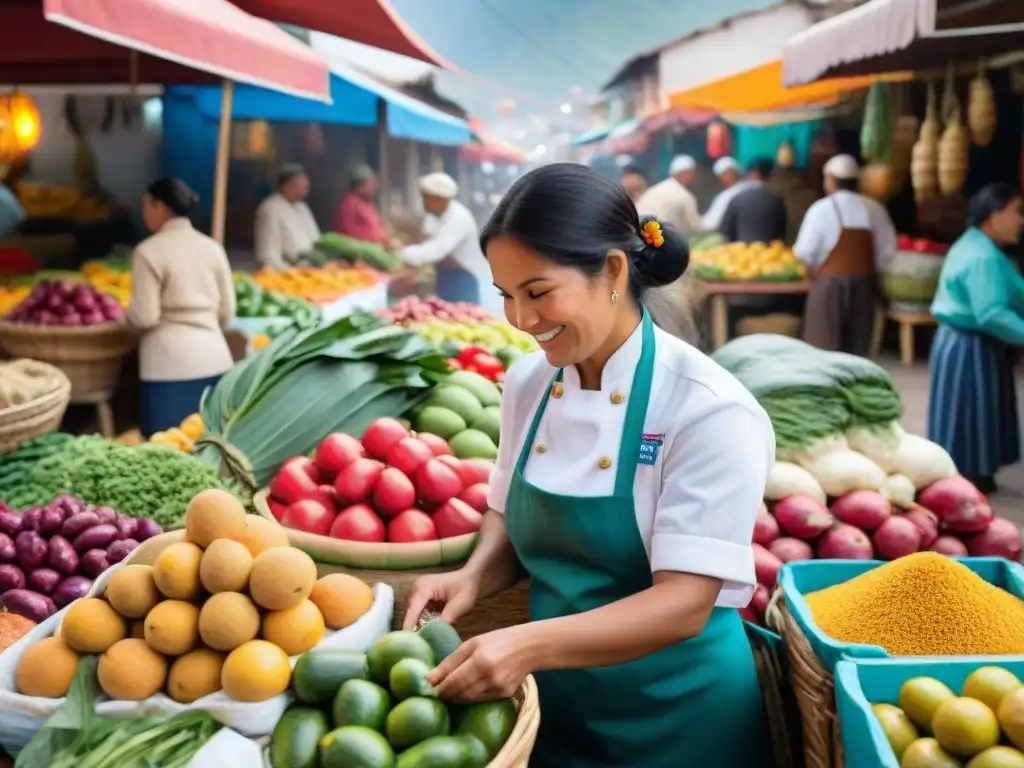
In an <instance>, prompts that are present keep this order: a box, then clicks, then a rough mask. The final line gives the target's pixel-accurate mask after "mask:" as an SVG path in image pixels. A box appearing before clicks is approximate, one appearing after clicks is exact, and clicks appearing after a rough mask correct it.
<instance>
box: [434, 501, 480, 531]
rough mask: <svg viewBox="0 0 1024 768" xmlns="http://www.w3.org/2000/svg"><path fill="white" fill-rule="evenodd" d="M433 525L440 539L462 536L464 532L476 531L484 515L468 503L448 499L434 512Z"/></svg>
mask: <svg viewBox="0 0 1024 768" xmlns="http://www.w3.org/2000/svg"><path fill="white" fill-rule="evenodd" d="M433 517H434V525H436V526H437V535H438V537H439V538H442V539H449V538H451V537H452V536H462V535H463V534H465V533H476V532H477V531H479V530H480V524H481V523H483V520H484V517H483V515H481V514H480V513H479V512H477V511H476V510H475V509H473V508H472V507H471V506H469V504H467V503H466V502H464V501H459V500H458V499H449V500H448V501H446V502H445V503H444V504H442V505H441V506H440V507H438V508H437V510H436V511H435V512H434V515H433Z"/></svg>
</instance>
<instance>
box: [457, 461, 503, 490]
mask: <svg viewBox="0 0 1024 768" xmlns="http://www.w3.org/2000/svg"><path fill="white" fill-rule="evenodd" d="M493 469H494V462H493V461H488V460H487V459H463V461H462V464H460V465H459V474H460V475H462V484H463V485H464V486H467V487H468V486H470V485H476V484H477V483H489V482H491V471H492V470H493Z"/></svg>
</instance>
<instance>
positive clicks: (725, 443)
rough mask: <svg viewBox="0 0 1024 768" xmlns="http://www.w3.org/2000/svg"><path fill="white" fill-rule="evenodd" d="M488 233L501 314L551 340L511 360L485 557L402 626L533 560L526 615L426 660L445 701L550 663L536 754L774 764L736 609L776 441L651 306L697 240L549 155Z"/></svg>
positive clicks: (749, 404) (475, 694)
mask: <svg viewBox="0 0 1024 768" xmlns="http://www.w3.org/2000/svg"><path fill="white" fill-rule="evenodd" d="M482 245H483V248H484V250H485V252H486V254H487V257H488V259H489V261H490V266H491V270H492V273H493V277H494V284H495V286H497V288H498V290H499V291H500V292H501V293H502V295H503V297H504V299H505V314H506V316H507V317H508V319H509V321H510V322H511V323H512V324H513V325H515V326H516V327H517V328H520V329H522V330H524V331H526V332H527V333H530V334H532V335H533V336H534V337H535V338H536V339H537V341H538V342H539V344H540V346H541V349H542V351H541V352H537V353H535V354H532V355H528V356H526V357H525V358H523V359H522V360H520V361H519V362H517V363H516V364H515V366H513V367H512V369H511V370H510V371H509V373H508V378H507V379H506V382H505V389H504V399H503V401H502V408H501V428H502V440H501V448H500V453H499V457H498V461H497V464H496V467H495V470H494V473H493V475H492V476H491V487H490V496H489V504H490V507H491V509H490V511H488V512H487V514H486V516H485V519H484V523H483V527H482V528H481V532H480V538H479V542H478V544H477V546H476V549H475V551H474V552H473V555H472V557H470V559H469V561H468V562H467V563H466V565H465V566H464V567H463V568H462V569H461V570H459V571H456V572H453V573H446V574H434V575H429V576H424V577H421V578H420V579H418V580H417V582H416V584H415V585H414V587H413V590H412V593H411V595H410V597H409V602H408V613H407V615H406V625H407V626H414V625H415V624H416V622H417V619H418V618H419V616H420V614H421V612H422V610H423V609H424V607H425V606H427V605H428V604H430V603H440V604H443V605H444V612H443V614H442V616H443V618H444V619H445V620H447V621H454V620H455V619H457V618H459V617H460V616H462V615H463V614H465V613H466V612H468V611H470V610H471V609H472V608H473V605H474V604H475V603H476V601H477V600H480V599H483V598H486V597H490V596H491V595H494V594H495V593H497V592H500V591H502V590H504V589H507V588H509V587H511V586H512V585H513V584H515V583H516V582H517V581H518V580H519V579H520V577H521V570H520V567H522V568H523V569H525V571H526V573H527V574H528V575H529V577H530V582H531V587H530V614H531V621H530V623H528V624H524V625H520V626H514V627H510V628H507V629H501V630H497V631H494V632H489V633H487V634H484V635H480V636H478V637H475V638H473V639H471V640H469V641H467V642H466V643H464V644H463V645H462V646H461V647H460V648H459V649H458V650H457V651H456V652H455V653H454V654H452V655H451V656H450V657H449V658H447V659H446V660H445V661H443V662H442V663H441V664H440V665H439V666H438V667H437V668H436V669H435V670H433V672H432V673H431V681H432V682H433V683H434V684H435V685H436V686H437V690H438V694H439V695H441V696H442V697H444V698H449V699H455V700H464V701H473V700H487V699H493V698H497V697H504V696H509V695H511V694H512V693H513V692H514V691H515V690H516V688H517V686H519V685H520V683H522V681H523V679H524V678H525V677H526V676H527V675H529V674H531V673H537V674H536V678H537V683H538V685H539V688H540V695H541V710H542V712H543V713H544V714H543V717H542V718H541V726H540V734H539V737H538V742H537V746H536V749H535V751H534V753H533V757H532V759H531V763H530V764H531V766H558V767H559V768H576V767H578V768H592V767H596V766H637V767H638V768H639V766H643V768H681V767H682V766H722V768H726V767H728V768H744V767H745V766H761V765H764V761H765V755H766V754H768V753H769V752H768V749H769V747H768V746H767V741H766V739H767V731H766V727H765V721H764V710H763V706H762V699H761V692H760V689H759V687H758V681H757V675H756V672H755V668H754V661H753V658H752V656H751V651H750V646H749V645H748V642H747V638H746V635H745V633H744V629H743V625H742V622H741V620H740V618H739V614H738V613H737V611H736V609H737V608H740V607H743V606H745V605H746V604H747V603H748V601H749V600H750V597H751V594H752V591H753V588H754V584H755V579H754V560H753V553H752V550H751V535H752V532H753V525H754V518H755V515H756V513H757V510H758V507H759V505H760V504H761V498H762V495H763V492H764V488H765V483H766V479H767V475H768V468H769V466H770V465H771V463H772V461H773V457H774V451H775V440H774V435H773V432H772V426H771V423H770V422H769V420H768V417H767V416H766V415H765V412H764V411H763V410H762V409H761V407H760V406H759V405H758V404H757V402H756V401H755V400H754V398H753V397H752V396H751V395H750V394H749V393H748V392H747V391H746V390H745V389H744V388H743V387H742V386H741V385H740V384H739V383H738V382H737V381H736V379H734V378H733V377H732V376H731V375H730V374H729V373H727V372H726V371H725V370H723V369H722V368H720V367H719V366H718V365H716V364H715V363H714V362H712V361H711V360H710V359H709V358H707V357H705V356H704V355H703V354H701V353H700V352H699V351H698V350H696V349H694V348H693V347H691V346H689V345H688V344H686V343H685V342H683V341H681V340H679V339H676V338H674V337H672V336H670V335H668V334H667V333H665V332H663V331H661V330H660V329H658V328H656V327H654V325H653V323H652V322H651V318H650V315H649V314H648V313H647V311H646V310H645V309H644V306H643V304H642V303H641V302H642V299H643V295H644V291H645V290H646V289H647V288H648V287H652V286H660V285H666V284H668V283H671V282H673V281H675V280H677V279H678V278H679V277H680V276H681V275H682V274H683V272H684V270H685V269H686V266H687V262H688V257H689V253H688V247H687V244H686V241H685V239H684V238H683V237H682V236H681V235H680V234H679V232H678V231H677V230H675V229H674V228H671V227H669V226H667V225H661V224H659V222H657V221H656V220H654V219H651V218H649V217H645V218H644V219H640V218H639V217H638V216H637V212H636V209H635V208H634V206H633V203H632V202H631V201H630V199H629V197H628V195H627V193H626V192H625V190H624V189H623V188H622V187H620V186H619V185H617V184H616V183H615V182H613V181H610V180H607V179H606V178H604V177H603V176H601V175H600V174H599V173H597V172H596V171H593V170H591V169H589V168H587V167H585V166H582V165H575V164H570V163H555V164H552V165H547V166H544V167H542V168H538V169H537V170H534V171H532V172H530V173H528V174H526V175H525V176H523V177H522V178H520V179H519V180H518V181H517V182H516V183H515V184H514V185H513V186H512V188H511V189H510V190H509V192H508V193H507V194H506V195H505V197H504V199H503V200H502V201H501V203H500V204H499V205H498V207H497V209H496V210H495V211H494V214H493V215H492V216H491V219H490V221H489V222H488V224H487V226H486V227H485V228H484V232H483V236H482Z"/></svg>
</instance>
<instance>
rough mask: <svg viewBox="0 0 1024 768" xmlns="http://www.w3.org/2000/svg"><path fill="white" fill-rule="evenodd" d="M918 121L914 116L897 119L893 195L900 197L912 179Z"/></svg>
mask: <svg viewBox="0 0 1024 768" xmlns="http://www.w3.org/2000/svg"><path fill="white" fill-rule="evenodd" d="M917 128H918V120H917V118H916V117H914V116H913V115H903V116H901V117H897V118H896V125H895V127H894V129H893V137H892V162H891V165H892V175H893V183H892V194H893V195H898V194H899V193H900V191H901V190H902V189H903V186H904V185H905V184H906V183H907V181H909V179H910V164H911V161H912V158H913V151H914V144H915V143H916V142H917Z"/></svg>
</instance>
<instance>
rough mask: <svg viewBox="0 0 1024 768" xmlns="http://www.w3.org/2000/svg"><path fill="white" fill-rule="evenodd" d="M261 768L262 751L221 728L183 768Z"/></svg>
mask: <svg viewBox="0 0 1024 768" xmlns="http://www.w3.org/2000/svg"><path fill="white" fill-rule="evenodd" d="M225 766H231V768H263V749H262V748H261V747H260V745H259V744H257V743H256V742H255V741H252V740H251V739H247V738H246V737H245V736H243V735H242V734H240V733H239V732H238V731H234V730H232V729H230V728H221V729H220V730H219V731H217V733H216V734H214V737H213V738H212V739H210V740H209V741H208V742H206V743H205V744H204V745H203V748H202V749H200V750H199V751H198V752H196V753H195V754H194V755H193V756H192V759H191V760H189V761H188V765H186V766H185V768H225Z"/></svg>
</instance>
